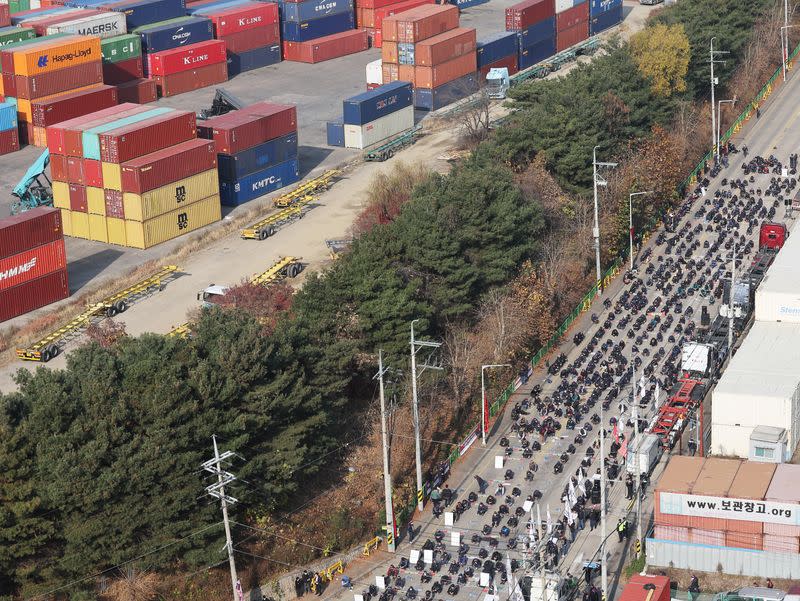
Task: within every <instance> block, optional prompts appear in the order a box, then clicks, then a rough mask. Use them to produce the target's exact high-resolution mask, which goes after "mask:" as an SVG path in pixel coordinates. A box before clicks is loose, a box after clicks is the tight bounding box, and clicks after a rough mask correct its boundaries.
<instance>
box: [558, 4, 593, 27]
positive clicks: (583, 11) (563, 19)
mask: <svg viewBox="0 0 800 601" xmlns="http://www.w3.org/2000/svg"><path fill="white" fill-rule="evenodd" d="M588 21H589V3H588V2H583V3H581V4H578V5H577V6H575V7H573V8H570V9H567V10H565V11H564V12H561V13H558V14H557V15H556V31H557V32H558V31H563V30H565V29H570V28H571V27H575V26H576V25H578V24H579V23H588ZM587 31H588V27H587Z"/></svg>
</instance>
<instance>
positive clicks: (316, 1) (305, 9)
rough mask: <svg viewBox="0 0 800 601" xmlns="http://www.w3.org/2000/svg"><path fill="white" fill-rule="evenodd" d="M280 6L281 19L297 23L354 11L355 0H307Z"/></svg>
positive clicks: (284, 3)
mask: <svg viewBox="0 0 800 601" xmlns="http://www.w3.org/2000/svg"><path fill="white" fill-rule="evenodd" d="M278 6H279V7H280V13H281V20H283V21H295V22H297V23H300V22H302V21H311V20H313V19H319V18H321V17H327V16H329V15H338V14H341V13H347V12H349V13H352V12H353V0H305V1H304V2H283V3H280V4H279V5H278Z"/></svg>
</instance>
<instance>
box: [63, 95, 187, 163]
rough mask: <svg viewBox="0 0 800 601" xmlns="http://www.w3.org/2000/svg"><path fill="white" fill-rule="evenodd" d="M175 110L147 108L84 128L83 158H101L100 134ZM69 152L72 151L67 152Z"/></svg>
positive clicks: (82, 133)
mask: <svg viewBox="0 0 800 601" xmlns="http://www.w3.org/2000/svg"><path fill="white" fill-rule="evenodd" d="M174 110H175V109H172V108H168V107H161V108H153V109H147V108H145V109H144V110H143V111H139V112H132V114H130V115H127V116H124V117H120V118H117V119H111V120H110V121H109V120H103V123H102V124H100V125H97V126H95V127H91V128H89V129H85V130H83V131H82V132H81V148H82V152H83V154H82V156H83V158H85V159H93V160H95V161H99V160H100V134H104V133H106V132H107V131H111V130H114V129H119V128H120V127H124V126H126V125H131V124H133V123H139V122H140V121H145V120H146V119H151V118H153V117H158V116H160V115H163V114H165V113H169V112H172V111H174ZM67 154H70V153H69V152H67Z"/></svg>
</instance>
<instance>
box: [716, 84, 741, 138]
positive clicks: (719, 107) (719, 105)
mask: <svg viewBox="0 0 800 601" xmlns="http://www.w3.org/2000/svg"><path fill="white" fill-rule="evenodd" d="M726 103H730V104H734V105H735V104H736V96H734V97H733V99H731V100H718V101H717V148H721V147H722V139H721V138H722V136H721V134H722V132H721V130H722V105H723V104H726Z"/></svg>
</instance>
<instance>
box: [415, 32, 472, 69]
mask: <svg viewBox="0 0 800 601" xmlns="http://www.w3.org/2000/svg"><path fill="white" fill-rule="evenodd" d="M476 41H477V40H476V34H475V30H474V29H467V28H466V27H457V28H456V29H451V30H450V31H447V32H445V33H441V34H439V35H436V36H433V37H432V38H428V39H427V40H422V41H421V42H417V44H416V45H415V48H414V65H416V66H418V67H419V66H422V67H432V66H433V65H438V64H440V63H445V62H447V61H451V60H453V59H455V58H457V57H459V56H463V55H465V54H469V53H474V52H475V44H476ZM473 71H474V69H473ZM462 75H463V73H462Z"/></svg>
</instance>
